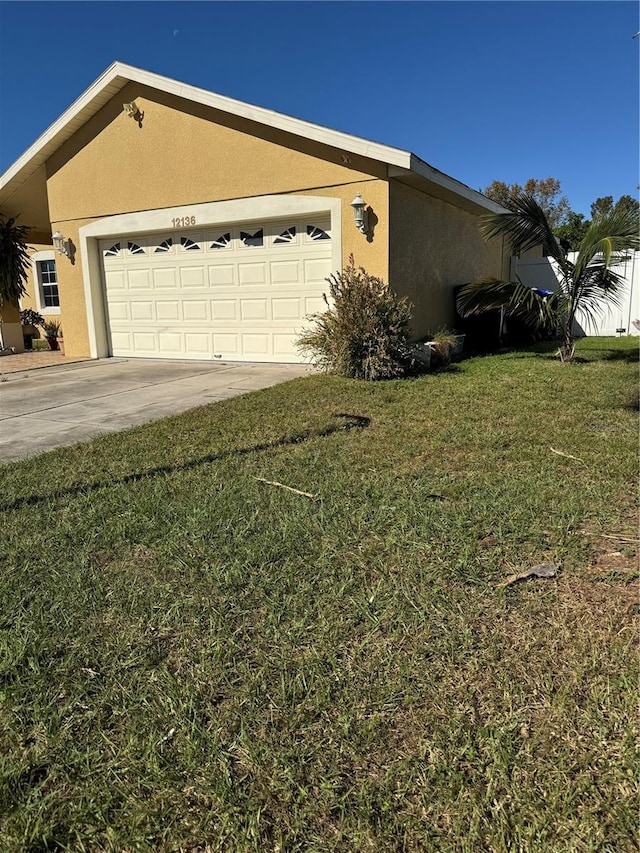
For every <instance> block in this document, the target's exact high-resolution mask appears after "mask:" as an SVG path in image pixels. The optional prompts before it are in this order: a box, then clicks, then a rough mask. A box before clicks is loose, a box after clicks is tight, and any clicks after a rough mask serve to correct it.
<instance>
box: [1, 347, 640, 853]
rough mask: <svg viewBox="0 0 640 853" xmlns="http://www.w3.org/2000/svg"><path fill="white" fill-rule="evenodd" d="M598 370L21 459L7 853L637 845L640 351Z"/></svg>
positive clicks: (4, 729)
mask: <svg viewBox="0 0 640 853" xmlns="http://www.w3.org/2000/svg"><path fill="white" fill-rule="evenodd" d="M579 355H580V357H581V358H580V361H579V362H578V363H576V364H573V365H562V364H560V363H558V362H557V361H556V360H554V358H553V357H552V354H551V353H549V352H544V351H543V350H540V351H538V352H536V351H534V350H529V351H525V352H513V353H508V354H504V355H496V356H488V357H484V358H476V359H469V360H467V361H464V362H461V363H459V364H455V365H453V366H452V367H451V369H450V370H449V371H447V372H443V373H440V374H432V375H428V376H425V377H422V378H420V379H415V380H407V381H395V382H388V383H375V384H366V383H358V382H355V381H350V380H345V379H339V378H335V377H323V376H310V377H309V378H305V379H300V380H295V381H293V382H290V383H287V384H285V385H281V386H278V387H276V388H273V389H269V390H266V391H262V392H259V393H255V394H251V395H247V396H244V397H240V398H236V399H233V400H229V401H226V402H224V403H218V404H215V405H212V406H207V407H203V408H201V409H197V410H195V411H192V412H189V413H186V414H184V415H181V416H178V417H174V418H171V419H168V420H164V421H160V422H157V423H155V424H150V425H146V426H143V427H138V428H135V429H132V430H129V431H127V432H123V433H118V434H113V435H109V436H106V437H103V438H100V439H97V440H95V441H93V442H91V443H88V444H83V445H78V446H76V447H73V448H67V449H63V450H59V451H55V452H52V453H49V454H46V455H43V456H40V457H38V458H36V459H34V460H27V461H24V462H21V463H16V464H12V465H7V466H5V467H3V468H0V476H1V477H2V486H1V489H0V503H2V508H3V511H2V521H3V524H2V534H1V535H2V538H3V542H2V547H1V548H0V552H1V553H2V554H3V556H2V557H1V558H0V559H1V563H0V571H1V578H2V582H1V583H0V767H1V774H2V775H1V788H0V850H2V851H11V853H13V852H14V851H45V850H65V851H67V850H68V851H103V850H105V851H191V853H196V851H198V853H203V851H251V850H256V851H274V853H275V851H281V853H284V851H287V853H289V851H317V853H326V851H345V853H346V851H451V853H459V851H470V853H476V851H479V853H484V851H505V853H506V852H507V851H509V853H511V851H525V853H532V851H541V853H542V851H544V852H545V853H547V851H561V852H562V853H569V851H585V853H586V851H612V853H613V851H616V853H617V851H627V850H628V851H632V850H636V849H637V834H636V830H637V824H638V820H637V817H638V799H637V787H636V782H637V773H636V771H637V763H636V760H637V759H636V755H635V754H634V743H635V738H636V735H637V728H636V720H637V672H638V641H637V640H638V636H637V633H636V631H637V625H636V619H637V611H638V597H637V577H638V572H637V554H636V549H637V546H638V542H637V535H638V533H637V510H636V507H635V504H634V498H635V493H636V492H635V481H636V474H637V467H638V465H637V435H638V433H637V414H638V411H637V410H638V397H637V378H638V367H637V361H638V352H637V340H636V341H634V340H633V339H628V338H626V339H622V340H619V341H616V340H610V339H606V340H603V339H591V340H587V341H582V342H581V343H580V347H579ZM554 451H555V452H554ZM571 457H577V458H571ZM257 478H263V479H266V480H270V481H278V482H280V483H284V484H286V485H288V486H291V487H293V488H296V489H299V490H301V491H304V492H309V493H312V494H313V495H315V498H313V499H312V498H309V497H306V496H304V495H299V494H295V493H293V492H289V491H286V490H284V489H282V488H279V487H277V486H273V485H268V484H266V483H264V482H261V481H260V480H258V479H257ZM543 561H553V562H558V563H560V564H561V569H560V572H559V574H558V576H557V577H556V578H553V579H547V580H543V579H539V580H530V581H526V582H522V583H518V584H514V585H512V586H507V587H503V586H501V585H500V584H501V581H502V580H504V579H505V578H506V577H507V576H509V575H511V574H513V573H516V572H519V571H522V570H523V569H527V568H529V567H531V566H533V565H535V564H536V563H540V562H543Z"/></svg>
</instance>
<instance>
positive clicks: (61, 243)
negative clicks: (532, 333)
mask: <svg viewBox="0 0 640 853" xmlns="http://www.w3.org/2000/svg"><path fill="white" fill-rule="evenodd" d="M51 239H52V240H53V245H54V248H55V250H56V252H57V253H58V254H59V255H64V256H65V258H71V240H70V239H69V238H68V237H63V236H62V234H61V233H60V232H59V231H56V233H55V234H54V235H53V236H52V238H51Z"/></svg>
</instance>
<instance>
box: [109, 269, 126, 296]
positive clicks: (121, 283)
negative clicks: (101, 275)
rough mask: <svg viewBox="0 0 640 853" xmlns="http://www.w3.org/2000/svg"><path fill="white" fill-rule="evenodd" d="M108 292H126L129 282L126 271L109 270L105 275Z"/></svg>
mask: <svg viewBox="0 0 640 853" xmlns="http://www.w3.org/2000/svg"><path fill="white" fill-rule="evenodd" d="M105 280H106V284H107V290H108V291H110V290H111V291H112V290H126V289H127V280H126V278H125V273H124V270H108V271H107V273H106V275H105Z"/></svg>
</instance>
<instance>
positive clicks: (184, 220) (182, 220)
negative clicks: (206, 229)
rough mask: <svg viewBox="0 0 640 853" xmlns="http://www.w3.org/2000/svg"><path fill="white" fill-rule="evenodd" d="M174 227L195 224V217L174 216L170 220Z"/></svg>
mask: <svg viewBox="0 0 640 853" xmlns="http://www.w3.org/2000/svg"><path fill="white" fill-rule="evenodd" d="M171 221H172V222H173V227H174V228H180V227H181V226H184V225H195V224H196V218H195V216H176V217H174V218H173V219H172V220H171Z"/></svg>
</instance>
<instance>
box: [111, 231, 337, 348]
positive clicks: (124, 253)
mask: <svg viewBox="0 0 640 853" xmlns="http://www.w3.org/2000/svg"><path fill="white" fill-rule="evenodd" d="M309 222H310V220H307V221H304V220H301V221H295V220H281V221H279V222H262V223H261V222H256V223H250V224H248V225H246V224H243V225H237V226H236V225H232V226H224V225H223V226H220V227H216V228H208V229H207V230H206V231H205V230H203V231H198V232H196V231H194V232H173V233H171V234H168V233H166V232H165V233H159V234H157V235H135V234H134V235H119V236H116V237H112V238H107V239H105V240H104V241H102V243H101V246H100V249H101V252H102V257H103V263H104V280H105V286H106V294H107V306H108V318H109V330H110V333H111V351H112V353H113V354H114V355H121V356H126V357H129V356H136V355H138V356H142V357H147V358H150V357H155V358H158V357H160V358H163V357H164V358H194V359H213V358H219V359H229V360H232V361H233V360H245V361H285V362H295V361H301V360H302V357H301V354H300V353H299V352H298V350H297V348H296V346H295V342H296V337H297V334H298V333H299V331H300V330H301V329H302V328H303V327H304V326H305V325H306V320H305V318H306V316H307V315H308V314H311V313H314V312H317V311H323V310H325V309H326V305H325V303H324V301H323V299H322V294H323V292H324V291H326V290H327V283H326V278H327V277H328V276H329V275H330V273H331V271H332V262H331V239H330V230H329V223H328V222H327V221H325V220H323V219H319V220H317V221H316V220H315V219H314V221H313V223H312V224H311V225H309ZM319 229H320V230H319Z"/></svg>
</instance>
